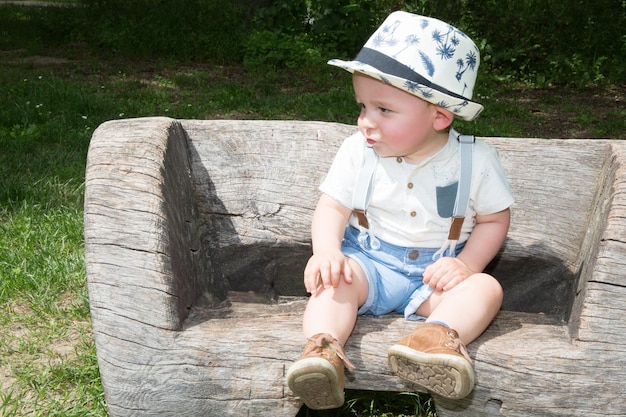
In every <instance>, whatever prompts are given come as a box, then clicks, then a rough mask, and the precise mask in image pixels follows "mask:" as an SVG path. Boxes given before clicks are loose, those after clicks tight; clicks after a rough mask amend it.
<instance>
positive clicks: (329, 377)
mask: <svg viewBox="0 0 626 417" xmlns="http://www.w3.org/2000/svg"><path fill="white" fill-rule="evenodd" d="M287 384H288V385H289V388H290V389H291V391H293V393H294V394H295V395H296V396H298V397H300V399H301V400H302V401H303V402H304V403H305V404H306V406H307V407H309V408H310V409H313V410H328V409H331V408H338V407H341V406H342V405H343V403H344V393H343V388H342V387H341V386H340V385H339V381H338V380H337V371H336V370H335V367H334V366H333V364H331V363H330V362H329V361H327V360H326V359H323V358H306V359H301V360H299V361H297V362H295V363H294V364H293V365H292V366H291V367H290V368H289V370H288V371H287Z"/></svg>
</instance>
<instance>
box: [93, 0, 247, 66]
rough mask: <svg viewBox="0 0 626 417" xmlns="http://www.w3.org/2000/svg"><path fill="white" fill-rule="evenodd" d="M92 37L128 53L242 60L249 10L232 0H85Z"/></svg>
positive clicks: (100, 42) (110, 47)
mask: <svg viewBox="0 0 626 417" xmlns="http://www.w3.org/2000/svg"><path fill="white" fill-rule="evenodd" d="M85 1H86V3H87V5H88V6H89V7H88V8H87V9H88V14H87V16H86V19H87V21H88V22H89V23H90V25H91V27H90V30H89V31H88V32H86V33H85V34H84V35H85V36H86V37H87V39H88V40H89V41H90V42H92V43H96V44H98V45H100V46H101V47H104V48H106V49H109V50H112V51H114V52H118V53H122V54H125V55H131V54H135V55H141V56H162V57H168V56H169V57H177V58H186V59H203V60H211V61H213V62H240V61H241V59H242V56H243V51H242V44H243V41H244V40H245V38H246V36H247V34H248V29H247V25H246V22H247V21H248V20H249V19H248V18H247V15H248V14H249V9H248V8H246V7H244V6H243V5H239V4H236V3H235V2H233V1H229V0H211V1H203V0H133V1H126V0H85Z"/></svg>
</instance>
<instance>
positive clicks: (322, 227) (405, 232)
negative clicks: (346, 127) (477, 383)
mask: <svg viewBox="0 0 626 417" xmlns="http://www.w3.org/2000/svg"><path fill="white" fill-rule="evenodd" d="M329 64H331V65H334V66H338V67H341V68H343V69H345V70H347V71H349V72H351V73H352V74H353V87H354V92H355V97H356V101H357V103H358V104H359V106H360V109H361V113H360V115H359V118H358V128H359V132H358V133H357V134H355V135H353V136H351V137H349V138H348V139H346V140H345V142H344V143H343V144H342V146H341V148H340V149H339V151H338V153H337V156H336V157H335V160H334V162H333V164H332V166H331V168H330V171H329V172H328V175H327V177H326V179H325V180H324V182H323V183H322V185H321V186H320V190H321V191H322V196H321V197H320V200H319V202H318V205H317V207H316V210H315V213H314V215H313V222H312V227H311V232H312V244H313V255H312V257H311V258H310V259H309V261H308V264H307V266H306V269H305V271H304V284H305V287H306V289H307V291H308V292H310V293H311V297H310V299H309V302H308V304H307V308H306V310H305V313H304V319H303V328H304V334H305V336H306V337H307V339H308V342H307V344H306V346H305V349H304V353H303V355H302V357H301V358H300V359H299V360H298V361H296V362H295V363H294V364H293V365H292V366H291V367H290V368H289V370H288V372H287V382H288V385H289V387H290V388H291V390H292V391H293V392H294V394H296V395H298V396H299V397H300V398H301V399H302V400H303V401H304V403H305V404H306V405H307V406H308V407H309V408H312V409H328V408H336V407H340V406H341V405H342V404H343V402H344V394H343V388H344V366H345V367H347V368H348V369H349V370H350V371H353V370H354V367H353V365H352V363H351V362H350V361H349V359H348V358H347V357H346V356H345V354H344V351H343V345H344V343H345V342H346V340H347V339H348V337H349V336H350V333H351V332H352V329H353V327H354V324H355V322H356V317H357V315H358V314H374V315H380V314H387V313H391V312H399V313H403V314H404V315H405V317H406V318H407V319H409V320H412V319H419V318H426V322H425V323H423V324H419V325H417V327H416V329H415V330H414V331H413V333H412V334H410V335H408V336H407V337H405V338H403V339H402V340H400V341H399V342H397V343H396V344H395V345H394V346H392V347H391V348H390V349H389V351H388V358H389V363H390V366H391V369H392V371H393V372H394V373H396V374H397V375H398V376H400V377H401V378H403V379H405V380H407V381H409V382H411V383H414V384H417V385H419V386H421V387H423V388H425V389H427V390H429V391H430V392H433V393H435V394H438V395H442V396H445V397H448V398H453V399H454V398H463V397H465V396H466V395H468V394H469V393H470V392H471V390H472V389H473V387H474V372H473V368H472V364H471V359H470V357H469V356H468V354H467V351H466V349H465V345H466V344H468V343H470V342H471V341H473V340H474V339H476V338H477V337H478V336H479V335H480V334H481V333H482V332H483V331H484V330H485V329H486V328H487V326H488V325H489V323H490V322H491V320H492V319H493V318H494V316H495V315H496V313H497V312H498V310H499V309H500V306H501V303H502V288H501V287H500V284H499V283H498V281H496V280H495V278H493V277H491V276H490V275H488V274H485V273H482V271H483V269H484V268H485V267H486V266H487V264H488V263H489V262H490V261H491V259H492V258H493V257H494V256H495V255H496V253H497V252H498V250H499V248H500V246H501V245H502V243H503V242H504V239H505V237H506V234H507V232H508V228H509V221H510V211H509V207H510V205H511V204H512V203H513V197H512V195H511V191H510V188H509V184H508V181H507V179H506V177H505V175H504V172H503V169H502V167H501V164H500V162H499V159H498V156H497V153H496V151H495V150H494V149H493V148H492V147H490V146H488V145H486V144H485V143H483V142H480V141H476V142H475V143H474V144H473V145H470V147H471V149H472V150H471V152H472V153H473V156H472V157H470V159H471V161H472V162H471V164H473V165H472V167H471V185H468V186H467V187H466V189H467V190H469V197H468V198H467V201H466V202H465V204H464V203H463V201H461V202H459V197H458V196H457V194H460V193H458V192H457V191H459V190H461V189H463V186H462V185H461V179H460V171H462V167H461V166H460V165H461V164H462V162H460V161H461V158H462V155H461V157H460V156H459V152H460V151H459V149H460V147H461V145H460V143H459V140H460V139H459V138H460V136H459V135H458V133H456V131H454V129H451V127H450V126H451V124H452V121H453V119H454V117H455V116H457V117H460V118H462V119H465V120H473V119H474V118H475V117H476V116H478V114H479V113H480V112H481V111H482V109H483V107H482V106H481V105H480V104H478V103H475V102H472V101H471V98H472V92H473V88H474V84H475V81H476V71H477V69H478V65H479V52H478V48H477V47H476V45H475V44H474V43H473V42H472V40H471V39H469V38H468V37H467V36H466V35H464V34H463V33H462V32H460V31H459V30H458V29H456V28H454V27H452V26H450V25H448V24H446V23H444V22H441V21H439V20H436V19H432V18H428V17H423V16H417V15H413V14H409V13H406V12H394V13H392V14H391V15H390V16H389V17H388V18H387V19H386V20H385V21H384V22H383V24H382V25H381V27H380V28H379V29H378V30H377V31H376V32H375V33H374V34H373V35H372V36H371V37H370V39H369V40H368V42H367V43H366V44H365V46H364V47H363V49H362V50H361V52H360V53H359V54H358V55H357V57H356V59H355V60H354V61H340V60H331V61H329ZM371 149H373V150H374V151H375V156H374V158H375V161H376V162H375V165H374V168H373V174H372V175H371V180H370V181H369V184H368V182H367V181H365V182H363V181H361V177H360V175H361V173H362V171H363V168H362V166H363V165H364V160H366V158H367V156H366V154H367V152H370V151H371ZM372 155H374V153H372ZM464 172H467V171H464ZM466 177H467V175H466ZM364 183H365V184H366V185H365V186H363V184H364ZM465 184H467V182H465ZM363 188H366V189H365V190H364V189H363ZM362 195H367V196H368V197H369V198H368V200H369V201H368V204H367V207H359V208H360V210H353V209H355V208H356V207H355V204H354V203H353V202H354V201H355V196H357V197H358V196H362ZM455 196H457V198H456V200H455ZM357 199H358V198H357ZM455 205H460V206H462V207H461V209H462V210H461V212H466V215H465V220H463V216H461V217H460V219H459V218H457V219H456V220H460V222H458V221H455V222H454V223H455V227H453V228H452V229H456V232H455V233H452V229H451V222H452V221H451V217H453V215H454V216H455V217H458V216H456V213H457V210H456V208H455ZM455 234H456V236H454V235H455ZM451 236H452V237H451ZM446 253H447V254H448V256H442V255H445V254H446ZM427 375H428V376H427Z"/></svg>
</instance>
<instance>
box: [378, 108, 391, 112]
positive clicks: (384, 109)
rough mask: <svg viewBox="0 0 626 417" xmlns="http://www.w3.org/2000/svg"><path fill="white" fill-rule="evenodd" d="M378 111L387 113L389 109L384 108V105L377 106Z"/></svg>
mask: <svg viewBox="0 0 626 417" xmlns="http://www.w3.org/2000/svg"><path fill="white" fill-rule="evenodd" d="M378 111H380V112H381V113H389V112H390V111H391V110H389V109H386V108H384V107H379V108H378Z"/></svg>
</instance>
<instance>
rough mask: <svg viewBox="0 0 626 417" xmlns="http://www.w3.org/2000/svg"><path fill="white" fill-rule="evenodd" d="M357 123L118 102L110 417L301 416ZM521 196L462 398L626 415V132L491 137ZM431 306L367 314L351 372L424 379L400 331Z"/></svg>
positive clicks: (103, 216) (94, 230)
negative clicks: (328, 202)
mask: <svg viewBox="0 0 626 417" xmlns="http://www.w3.org/2000/svg"><path fill="white" fill-rule="evenodd" d="M354 130H355V127H354V126H347V125H340V124H333V123H321V122H293V121H195V120H178V121H176V120H172V119H168V118H145V119H130V120H118V121H111V122H107V123H104V124H102V125H101V126H100V127H99V128H98V129H97V130H96V131H95V132H94V134H93V139H92V141H91V145H90V148H89V155H88V163H87V172H86V186H85V252H86V266H87V277H88V286H89V297H90V305H91V314H92V318H93V331H94V336H95V341H96V348H97V355H98V362H99V367H100V372H101V378H102V383H103V386H104V392H105V397H106V402H107V407H108V410H109V413H110V415H111V416H229V415H232V416H248V415H250V416H252V415H255V416H294V415H295V414H297V412H298V409H299V408H300V406H301V403H300V402H299V400H298V399H297V398H295V397H293V396H292V394H291V393H290V392H289V390H288V388H287V387H286V386H285V381H284V373H285V370H286V368H287V367H288V366H289V365H290V364H291V363H292V361H294V360H295V359H297V358H298V357H299V355H300V353H301V349H302V344H303V339H302V334H301V314H302V311H303V308H304V303H305V295H306V294H305V291H304V288H303V285H302V271H303V268H304V265H305V263H306V261H307V259H308V256H309V253H310V246H309V245H310V241H309V223H310V218H311V214H312V211H313V208H314V206H315V204H316V201H317V198H318V191H317V186H318V184H319V183H320V180H321V179H322V177H323V175H324V174H325V172H326V170H327V168H328V166H329V164H330V162H331V161H332V158H333V155H334V153H335V151H336V149H337V147H338V145H339V144H340V143H341V141H342V140H343V138H345V137H346V136H347V135H349V134H351V133H352V132H354ZM485 140H486V141H487V142H489V143H491V144H493V145H495V146H496V147H497V148H498V149H499V151H500V154H501V157H502V161H503V164H504V167H505V170H506V171H507V173H508V175H509V178H510V181H511V184H512V187H513V190H514V192H515V195H516V198H517V202H516V203H515V205H514V207H513V210H512V213H513V219H512V226H511V230H510V233H509V236H508V238H507V241H506V243H505V245H504V247H503V248H502V250H501V252H500V253H499V255H498V256H497V258H496V259H495V260H494V261H493V262H492V264H491V265H490V266H489V270H490V272H491V273H493V274H494V275H495V276H496V277H498V278H499V279H500V280H501V282H502V285H503V287H504V289H505V300H504V305H503V308H502V311H501V312H500V313H499V314H498V316H497V317H496V319H495V320H494V322H493V324H492V325H491V326H490V327H489V329H488V330H487V331H486V332H485V333H484V334H483V335H482V336H481V337H480V338H479V339H478V340H476V341H475V342H474V343H472V344H471V345H470V346H469V351H470V355H471V356H472V357H473V358H474V359H475V369H476V376H477V385H476V388H475V390H474V391H473V393H472V394H471V395H470V396H469V397H468V398H466V399H464V400H462V401H456V402H454V401H449V400H445V399H442V398H438V397H435V398H434V400H435V404H436V408H437V413H438V416H439V417H446V416H464V417H467V416H519V417H528V416H567V417H572V416H585V417H590V416H609V415H626V405H624V401H623V399H624V398H626V382H625V381H626V320H624V319H625V318H626V314H625V313H626V288H625V287H626V238H625V226H626V143H623V142H619V141H607V140H542V139H510V138H509V139H502V138H486V139H485ZM413 326H414V324H412V323H409V322H406V321H405V320H404V319H403V318H402V317H401V316H399V315H397V316H396V315H390V316H385V317H379V318H375V317H361V318H359V320H358V323H357V325H356V329H355V331H354V334H353V335H352V337H351V338H350V339H349V341H348V344H347V347H346V352H347V354H348V355H349V357H350V358H351V360H352V361H353V362H354V364H355V365H356V366H357V369H358V371H357V374H356V378H355V379H354V380H352V381H347V387H346V388H347V389H364V390H376V391H407V390H410V389H411V387H408V386H406V385H404V383H402V382H401V381H400V380H399V379H398V378H396V377H394V376H393V375H391V374H390V371H389V369H388V366H387V359H386V352H387V348H388V347H389V346H390V345H391V344H392V343H394V342H395V341H396V340H397V339H398V338H400V337H401V336H402V335H404V334H405V333H407V332H409V331H411V329H412V328H413Z"/></svg>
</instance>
